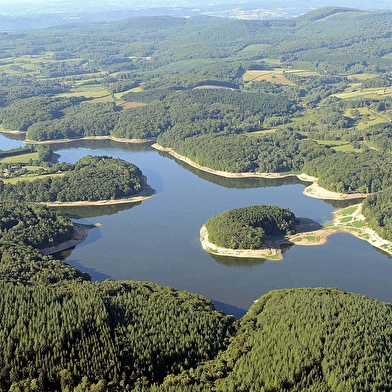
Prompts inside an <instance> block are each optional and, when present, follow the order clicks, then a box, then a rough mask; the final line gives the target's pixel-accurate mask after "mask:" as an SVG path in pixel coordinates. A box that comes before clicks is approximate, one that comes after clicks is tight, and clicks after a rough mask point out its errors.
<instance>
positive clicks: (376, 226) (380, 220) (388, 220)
mask: <svg viewBox="0 0 392 392" xmlns="http://www.w3.org/2000/svg"><path fill="white" fill-rule="evenodd" d="M362 213H363V215H364V216H365V218H366V221H367V223H368V225H369V226H370V227H371V228H372V229H373V230H375V231H376V232H377V233H378V234H379V235H380V236H381V237H383V238H385V239H387V240H389V241H392V188H391V187H389V188H386V189H383V190H382V191H380V192H377V193H375V194H373V195H369V196H368V197H367V198H366V199H365V200H364V201H363V204H362Z"/></svg>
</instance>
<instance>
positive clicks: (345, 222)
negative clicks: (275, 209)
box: [200, 203, 392, 260]
mask: <svg viewBox="0 0 392 392" xmlns="http://www.w3.org/2000/svg"><path fill="white" fill-rule="evenodd" d="M348 208H353V211H352V212H351V213H350V214H347V213H345V211H347V208H343V209H339V210H336V211H334V213H333V214H334V218H333V220H332V221H331V222H330V223H329V224H327V225H325V226H324V227H321V225H318V224H317V223H316V222H313V221H311V220H308V219H305V220H303V221H305V222H306V221H307V223H305V225H304V227H300V226H301V225H300V226H298V227H297V233H295V234H293V235H288V236H285V237H283V238H280V239H277V240H269V241H266V246H265V247H263V248H261V249H255V250H251V249H229V248H223V247H219V246H217V245H215V244H213V243H211V242H210V241H209V240H208V231H207V228H206V227H205V225H203V226H202V227H201V229H200V242H201V245H202V248H203V249H204V250H205V251H207V252H209V253H212V254H215V255H220V256H230V257H239V258H244V257H246V258H262V259H268V260H282V259H283V255H282V249H281V248H282V247H284V246H290V245H302V246H317V245H323V244H325V243H326V242H327V239H328V237H329V236H330V235H332V234H336V233H349V234H351V235H353V236H354V237H356V238H359V239H361V240H364V241H367V242H368V243H369V244H370V245H372V246H374V247H375V248H377V249H379V250H381V251H383V252H385V253H387V254H389V255H391V256H392V242H391V241H388V240H385V239H383V238H381V237H380V236H379V235H378V234H377V233H376V232H375V231H374V230H373V229H371V228H369V227H367V226H366V223H365V217H364V216H363V215H362V212H361V210H362V203H360V204H356V205H354V206H350V207H348ZM312 223H313V224H314V225H318V226H319V228H316V229H315V230H311V228H312V226H311V225H312ZM309 229H310V230H309ZM301 230H302V231H301Z"/></svg>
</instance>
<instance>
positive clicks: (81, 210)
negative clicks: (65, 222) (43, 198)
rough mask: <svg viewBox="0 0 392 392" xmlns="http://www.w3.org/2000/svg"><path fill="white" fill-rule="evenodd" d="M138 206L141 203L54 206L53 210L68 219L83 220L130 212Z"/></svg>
mask: <svg viewBox="0 0 392 392" xmlns="http://www.w3.org/2000/svg"><path fill="white" fill-rule="evenodd" d="M140 204H141V202H140V201H139V202H137V203H124V204H111V205H105V206H79V207H70V206H64V207H61V206H56V207H53V208H54V209H56V210H58V211H59V212H61V213H62V214H64V215H66V216H68V217H70V218H73V219H85V218H94V217H97V216H103V215H115V214H118V213H119V212H121V211H126V210H130V209H131V208H133V207H137V206H140Z"/></svg>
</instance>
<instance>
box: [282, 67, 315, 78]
mask: <svg viewBox="0 0 392 392" xmlns="http://www.w3.org/2000/svg"><path fill="white" fill-rule="evenodd" d="M285 72H286V73H290V74H293V75H298V76H305V77H306V76H320V73H318V72H315V71H306V70H304V69H287V70H286V71H285Z"/></svg>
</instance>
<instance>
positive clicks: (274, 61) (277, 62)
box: [263, 58, 282, 65]
mask: <svg viewBox="0 0 392 392" xmlns="http://www.w3.org/2000/svg"><path fill="white" fill-rule="evenodd" d="M263 61H264V62H265V63H266V64H269V65H280V64H282V63H281V61H280V60H279V59H269V58H266V59H263Z"/></svg>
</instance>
